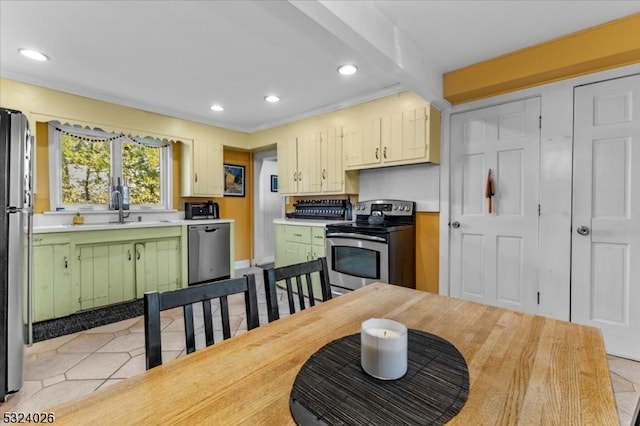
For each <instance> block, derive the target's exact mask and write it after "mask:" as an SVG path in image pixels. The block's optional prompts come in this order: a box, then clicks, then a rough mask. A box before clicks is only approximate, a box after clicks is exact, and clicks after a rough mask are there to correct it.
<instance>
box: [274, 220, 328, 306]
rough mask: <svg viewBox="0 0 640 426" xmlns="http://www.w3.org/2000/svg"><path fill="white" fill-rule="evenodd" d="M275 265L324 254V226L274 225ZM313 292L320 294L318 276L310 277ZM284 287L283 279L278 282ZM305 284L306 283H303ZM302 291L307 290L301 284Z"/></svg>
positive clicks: (316, 257) (303, 260)
mask: <svg viewBox="0 0 640 426" xmlns="http://www.w3.org/2000/svg"><path fill="white" fill-rule="evenodd" d="M275 227H276V230H275V241H276V250H275V266H276V267H280V266H288V265H295V264H296V263H302V262H307V261H309V260H315V259H318V258H320V257H324V255H325V247H324V236H325V228H324V227H317V226H301V225H280V224H277V225H275ZM312 283H313V291H314V294H322V293H321V287H320V283H319V279H318V277H316V276H314V277H312ZM278 285H279V286H280V287H284V286H285V283H284V281H281V282H279V283H278ZM303 285H306V284H303ZM303 293H304V294H305V295H307V293H308V291H307V289H306V288H305V287H304V286H303Z"/></svg>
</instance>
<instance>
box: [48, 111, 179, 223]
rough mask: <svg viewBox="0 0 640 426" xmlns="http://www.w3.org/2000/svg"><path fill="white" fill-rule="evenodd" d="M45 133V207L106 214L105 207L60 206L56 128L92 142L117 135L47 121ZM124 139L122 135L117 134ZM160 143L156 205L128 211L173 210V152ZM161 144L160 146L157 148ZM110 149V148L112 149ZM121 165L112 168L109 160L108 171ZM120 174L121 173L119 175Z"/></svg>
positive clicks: (60, 164)
mask: <svg viewBox="0 0 640 426" xmlns="http://www.w3.org/2000/svg"><path fill="white" fill-rule="evenodd" d="M48 126H49V128H48V130H49V132H48V133H49V135H48V136H49V141H48V148H49V208H50V210H51V211H56V210H57V208H59V207H62V208H65V209H69V210H71V209H73V210H84V211H86V210H93V211H108V210H109V208H108V207H109V206H108V205H107V204H106V203H105V204H63V203H62V147H61V143H60V135H61V134H62V133H61V132H60V131H59V130H58V129H63V130H68V131H69V133H74V134H78V135H79V136H86V137H95V138H96V139H108V138H109V135H112V136H111V137H113V136H118V135H119V134H118V133H114V132H107V131H104V130H102V129H99V128H89V127H80V126H72V125H69V124H61V123H60V122H59V121H50V122H49V123H48ZM120 134H122V135H123V136H124V133H120ZM129 139H131V141H132V142H136V139H138V140H144V139H147V140H149V139H152V138H151V137H149V136H147V137H145V138H140V137H129ZM173 142H174V141H170V142H169V143H168V144H163V143H162V141H159V140H158V146H159V147H160V148H161V151H160V203H159V204H132V205H131V206H130V210H131V211H151V210H152V211H168V210H173V197H172V194H173V179H171V176H172V175H173V167H172V164H173V161H172V158H173V149H172V146H171V145H172V143H173ZM121 144H122V141H117V145H118V146H121ZM160 145H163V146H160ZM112 148H113V146H112ZM121 167H122V165H121V164H119V165H117V166H116V165H115V164H114V162H113V161H112V164H111V168H112V170H111V171H112V173H114V171H116V169H120V168H121ZM120 175H121V174H120Z"/></svg>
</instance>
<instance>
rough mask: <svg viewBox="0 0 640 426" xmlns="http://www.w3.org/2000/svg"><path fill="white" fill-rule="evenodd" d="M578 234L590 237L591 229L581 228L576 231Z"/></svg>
mask: <svg viewBox="0 0 640 426" xmlns="http://www.w3.org/2000/svg"><path fill="white" fill-rule="evenodd" d="M576 232H577V233H578V234H580V235H589V227H588V226H580V227H578V229H576Z"/></svg>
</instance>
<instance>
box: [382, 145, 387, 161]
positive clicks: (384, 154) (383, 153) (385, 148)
mask: <svg viewBox="0 0 640 426" xmlns="http://www.w3.org/2000/svg"><path fill="white" fill-rule="evenodd" d="M382 156H383V157H384V158H385V160H386V159H387V147H386V146H385V147H384V151H382Z"/></svg>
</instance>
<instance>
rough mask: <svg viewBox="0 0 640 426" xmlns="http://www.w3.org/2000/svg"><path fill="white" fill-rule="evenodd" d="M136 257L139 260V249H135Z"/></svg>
mask: <svg viewBox="0 0 640 426" xmlns="http://www.w3.org/2000/svg"><path fill="white" fill-rule="evenodd" d="M136 259H137V260H140V250H138V249H136Z"/></svg>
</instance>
